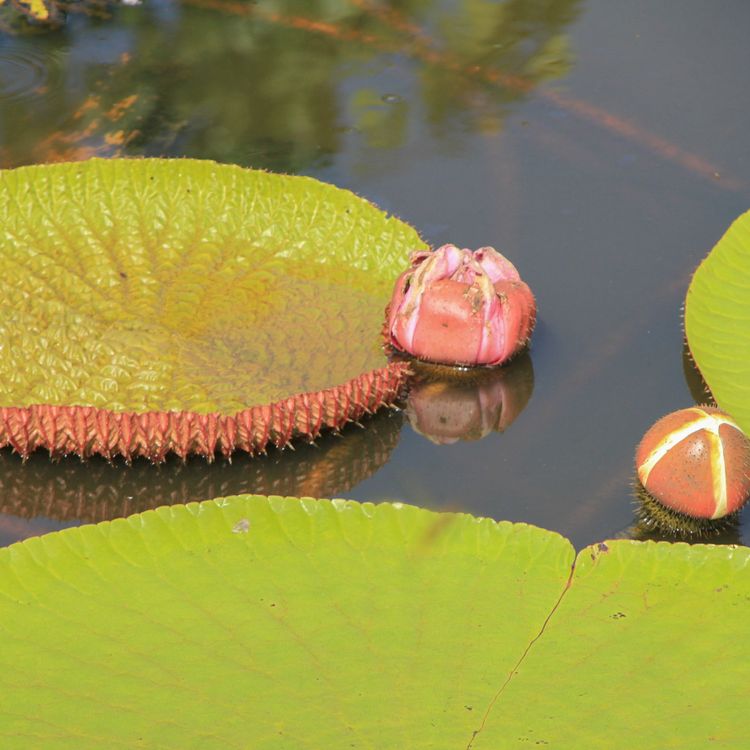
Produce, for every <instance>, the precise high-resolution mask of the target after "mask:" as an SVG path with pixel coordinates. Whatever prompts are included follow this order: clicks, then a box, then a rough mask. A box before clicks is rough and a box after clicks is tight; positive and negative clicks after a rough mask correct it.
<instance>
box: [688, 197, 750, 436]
mask: <svg viewBox="0 0 750 750" xmlns="http://www.w3.org/2000/svg"><path fill="white" fill-rule="evenodd" d="M685 333H686V335H687V341H688V345H689V347H690V352H691V354H692V356H693V358H694V359H695V362H696V364H697V365H698V368H699V369H700V371H701V374H702V376H703V379H704V380H705V381H706V384H707V385H708V387H709V389H710V390H711V393H712V394H713V397H714V399H715V400H716V403H717V404H718V405H719V406H720V407H721V408H722V409H724V410H726V411H727V412H729V413H730V414H731V415H732V416H733V417H734V418H735V419H736V420H737V422H738V423H739V425H740V426H741V427H742V429H743V430H744V431H745V432H746V433H748V434H750V211H748V212H747V213H745V214H743V215H742V216H740V217H739V218H738V219H737V220H736V221H735V222H734V223H733V224H732V226H731V227H730V228H729V229H728V231H727V233H726V234H725V235H724V236H723V237H722V238H721V239H720V240H719V242H718V243H717V245H716V246H715V247H714V249H713V250H712V251H711V252H710V253H709V255H708V257H707V258H706V259H705V260H704V261H703V262H702V263H701V265H700V266H699V267H698V270H697V271H696V272H695V275H694V276H693V280H692V282H691V283H690V288H689V289H688V293H687V299H686V301H685Z"/></svg>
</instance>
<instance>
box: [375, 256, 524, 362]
mask: <svg viewBox="0 0 750 750" xmlns="http://www.w3.org/2000/svg"><path fill="white" fill-rule="evenodd" d="M410 260H411V267H410V268H409V269H408V270H407V271H405V272H404V273H402V274H401V276H399V278H398V280H397V281H396V287H395V289H394V291H393V296H392V297H391V303H390V305H389V308H388V323H387V325H388V337H389V341H390V343H391V345H392V346H394V347H395V348H396V349H399V350H401V351H403V352H406V353H407V354H411V355H412V356H414V357H417V358H418V359H423V360H427V361H429V362H440V363H443V364H449V365H499V364H502V363H503V362H507V361H508V360H509V359H510V358H511V357H513V355H515V354H516V353H517V352H519V351H520V350H521V349H523V347H524V346H526V344H527V343H528V340H529V336H530V335H531V331H532V330H533V328H534V322H535V320H536V302H535V300H534V295H533V294H532V293H531V290H530V289H529V287H528V286H526V284H525V283H524V282H523V281H521V277H520V276H519V275H518V271H517V270H516V268H515V266H514V265H513V264H512V263H511V262H510V261H509V260H508V259H507V258H505V257H504V256H503V255H501V254H500V253H498V252H497V250H494V249H493V248H491V247H482V248H480V249H479V250H477V251H476V252H472V251H471V250H468V249H466V248H464V249H459V248H457V247H456V246H455V245H443V246H442V247H439V248H438V249H437V250H435V251H433V252H418V253H414V254H413V255H412V256H411V259H410Z"/></svg>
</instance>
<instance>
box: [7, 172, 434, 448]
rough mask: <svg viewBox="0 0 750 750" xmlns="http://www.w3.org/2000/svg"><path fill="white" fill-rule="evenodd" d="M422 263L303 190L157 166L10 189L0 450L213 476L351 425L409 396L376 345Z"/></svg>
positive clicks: (322, 196) (402, 245)
mask: <svg viewBox="0 0 750 750" xmlns="http://www.w3.org/2000/svg"><path fill="white" fill-rule="evenodd" d="M423 247H424V243H422V241H421V240H420V239H419V237H418V236H417V234H416V232H415V231H414V230H413V229H412V228H410V227H409V226H407V225H406V224H404V223H403V222H400V221H398V220H397V219H395V218H392V217H387V216H386V215H385V214H384V213H383V212H382V211H379V210H378V209H377V208H375V207H374V206H372V205H371V204H369V203H368V202H366V201H364V200H362V199H360V198H358V197H356V196H354V195H353V194H351V193H349V192H347V191H343V190H340V189H337V188H334V187H332V186H330V185H325V184H322V183H320V182H317V181H315V180H313V179H310V178H302V177H289V176H282V175H273V174H268V173H265V172H258V171H252V170H247V169H241V168H239V167H232V166H226V165H217V164H215V163H212V162H200V161H191V160H174V161H168V160H155V159H148V160H138V161H135V160H134V161H130V160H108V161H101V160H92V161H90V162H85V163H79V164H62V165H49V166H37V167H27V168H21V169H17V170H12V171H6V172H3V173H1V174H0V284H2V296H1V297H0V347H2V351H3V357H2V358H1V359H0V407H6V408H4V409H0V443H3V444H8V443H10V444H11V445H13V446H14V447H15V448H16V449H17V450H19V451H20V452H21V453H24V454H26V453H28V452H29V451H30V450H32V449H33V448H35V447H37V446H44V447H47V448H48V449H50V450H51V451H53V452H70V451H76V452H78V453H81V454H83V455H87V454H89V453H92V452H94V453H101V454H104V455H107V456H109V455H112V454H113V453H122V454H125V455H127V456H130V455H133V454H139V453H140V454H145V455H149V456H151V457H152V458H157V459H159V458H161V457H163V456H164V454H165V453H166V452H168V451H171V450H174V451H176V452H178V453H180V454H182V455H185V454H186V453H189V452H194V451H197V452H201V453H204V454H206V455H209V456H211V455H213V453H214V451H215V450H221V451H223V452H224V453H227V454H228V453H230V452H231V451H232V450H234V449H235V448H243V449H245V450H249V451H255V450H258V449H261V448H263V446H264V445H265V444H266V443H267V442H268V441H269V440H271V441H273V442H275V443H276V444H280V445H283V444H286V443H287V442H288V441H289V440H290V439H291V438H292V437H293V436H294V435H297V434H303V435H307V436H314V435H315V434H317V432H319V430H320V429H321V428H322V427H325V426H331V427H339V426H341V425H342V424H343V423H345V422H346V421H347V420H350V419H357V418H358V417H359V416H360V415H361V414H362V413H364V412H366V411H372V410H374V409H375V408H377V407H378V406H380V405H381V404H383V403H387V402H389V401H392V400H393V399H394V397H395V394H396V393H397V391H398V389H399V386H400V385H401V382H402V380H403V373H404V368H403V366H396V365H392V366H388V365H387V363H386V360H385V358H384V356H383V354H382V351H381V350H380V339H379V334H380V330H381V325H382V319H383V310H384V307H385V304H386V302H387V300H388V296H389V293H390V289H391V285H392V283H393V280H394V278H395V277H396V276H397V275H398V273H399V272H400V270H401V267H402V266H403V264H404V263H405V261H406V258H407V257H408V254H409V252H410V251H411V250H413V249H415V248H423ZM71 407H73V408H71ZM79 407H83V408H79ZM251 407H254V409H251Z"/></svg>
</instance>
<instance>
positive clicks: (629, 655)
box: [472, 541, 750, 750]
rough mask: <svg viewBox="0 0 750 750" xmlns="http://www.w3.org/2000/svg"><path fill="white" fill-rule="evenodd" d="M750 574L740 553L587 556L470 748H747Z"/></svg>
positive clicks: (661, 546)
mask: <svg viewBox="0 0 750 750" xmlns="http://www.w3.org/2000/svg"><path fill="white" fill-rule="evenodd" d="M749 567H750V550H748V549H747V548H744V547H741V548H736V547H731V546H725V547H718V546H717V547H712V546H708V545H694V546H689V545H687V544H667V543H658V544H657V543H653V542H645V543H641V542H630V541H616V542H608V543H607V544H606V545H602V546H598V545H596V546H593V547H589V548H586V549H584V550H582V551H581V553H580V554H579V555H578V558H577V561H576V569H575V573H574V576H573V579H572V582H571V586H570V588H569V590H568V591H567V592H566V594H565V596H564V597H563V599H562V601H561V603H560V606H559V607H558V608H557V610H556V611H555V613H554V614H553V615H552V617H551V618H550V621H549V623H548V624H547V627H546V628H545V631H544V633H543V635H542V637H541V638H539V640H538V641H537V642H536V643H535V644H534V645H533V647H532V648H531V650H530V651H529V654H528V655H527V657H526V659H525V660H524V661H523V663H522V665H521V667H520V668H519V670H518V673H517V674H516V675H515V676H514V677H513V679H512V680H511V681H510V682H509V684H508V686H507V688H506V690H504V691H503V693H502V695H501V697H500V698H499V699H498V702H497V704H496V705H495V707H494V709H493V711H492V713H491V714H490V717H489V719H488V721H487V724H486V726H485V729H484V731H483V732H481V733H480V735H479V736H478V737H477V741H476V742H475V743H474V745H473V746H472V747H473V748H476V750H481V749H482V748H495V747H503V748H516V747H517V748H525V747H528V746H530V745H531V746H536V745H539V746H542V747H551V748H552V747H554V748H579V747H639V748H640V747H644V748H646V747H648V748H680V749H683V748H696V750H697V749H698V748H705V747H724V748H737V747H742V746H743V745H744V744H745V741H746V737H747V685H748V683H749V682H750V666H749V665H750V646H749V645H748V643H747V640H746V639H745V638H744V637H743V633H744V632H745V631H746V629H747V621H748V616H749V615H750V579H748V575H747V571H748V568H749Z"/></svg>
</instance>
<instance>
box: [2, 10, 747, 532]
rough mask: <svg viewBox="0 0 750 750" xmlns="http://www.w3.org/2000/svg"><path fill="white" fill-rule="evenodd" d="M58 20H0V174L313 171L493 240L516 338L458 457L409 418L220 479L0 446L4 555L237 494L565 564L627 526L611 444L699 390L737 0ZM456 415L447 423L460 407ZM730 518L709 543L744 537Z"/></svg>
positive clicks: (742, 203)
mask: <svg viewBox="0 0 750 750" xmlns="http://www.w3.org/2000/svg"><path fill="white" fill-rule="evenodd" d="M69 8H70V11H69V14H68V17H67V19H66V20H65V23H64V24H63V25H62V26H61V27H60V28H59V29H57V30H55V31H51V32H46V33H34V34H26V33H18V32H19V29H21V27H22V26H23V24H20V23H19V22H18V21H17V19H11V18H10V17H9V16H7V15H0V25H1V26H2V28H5V29H6V31H5V32H0V162H1V163H2V166H4V167H13V166H19V165H23V164H30V163H39V162H50V161H63V160H71V159H82V158H87V157H89V156H93V155H100V156H115V155H150V156H190V157H196V158H209V159H215V160H218V161H222V162H231V163H236V164H240V165H243V166H248V167H262V168H266V169H271V170H275V171H280V172H287V173H294V174H305V175H311V176H313V177H316V178H319V179H321V180H325V181H327V182H331V183H333V184H335V185H338V186H341V187H346V188H349V189H351V190H353V191H354V192H356V193H358V194H359V195H362V196H364V197H366V198H368V199H370V200H372V201H373V202H375V203H376V204H378V205H379V206H380V207H381V208H383V209H386V210H387V211H389V212H392V213H394V214H396V215H398V216H399V217H400V218H402V219H404V220H405V221H407V222H409V223H410V224H412V225H413V226H415V227H416V228H417V230H418V231H419V232H420V234H421V235H422V236H423V237H424V238H425V239H426V240H427V241H428V242H430V243H431V244H434V245H439V244H442V243H445V242H454V243H456V244H460V245H463V246H468V247H478V246H481V245H486V244H489V245H493V246H495V247H497V248H498V249H500V250H501V251H502V252H503V253H505V254H506V255H508V256H509V257H510V258H511V259H512V260H513V261H514V262H515V263H516V265H517V266H518V267H519V269H520V271H521V273H522V274H523V276H524V278H525V279H526V280H527V281H528V283H529V284H530V286H531V287H532V289H533V290H534V291H535V293H536V295H537V299H538V303H539V323H538V327H537V330H536V333H535V336H534V340H533V346H532V349H531V352H530V355H529V357H528V358H525V359H524V360H522V361H521V362H520V363H518V365H517V370H519V372H517V373H514V374H513V377H512V378H510V379H511V380H515V383H510V385H509V386H508V388H509V390H508V391H507V392H505V393H504V395H503V398H505V399H506V401H505V402H504V408H505V410H506V412H505V418H500V422H499V424H500V426H501V427H503V428H504V429H503V431H502V432H501V431H497V430H492V429H490V428H492V427H493V426H494V427H497V426H498V418H497V410H495V412H493V414H494V416H493V415H492V414H490V415H489V416H488V417H487V420H488V421H487V423H486V424H485V428H486V429H485V431H486V430H489V432H488V434H486V435H485V436H484V437H481V439H478V438H480V434H481V432H482V431H483V430H482V429H481V428H480V427H477V425H476V424H475V425H474V426H473V428H471V429H470V430H469V436H470V437H472V438H474V439H471V440H455V441H452V442H451V440H450V439H449V438H450V437H451V436H447V435H444V436H443V439H442V440H438V438H439V435H437V434H436V429H437V430H439V429H440V428H439V426H437V427H436V426H435V425H433V424H425V422H424V419H423V418H422V421H420V419H421V418H420V412H419V408H418V406H419V405H418V404H417V405H416V406H413V407H412V409H411V410H410V411H409V412H408V413H406V412H393V413H390V412H389V413H385V414H381V415H378V416H376V417H375V418H373V419H371V420H369V421H367V422H366V424H365V425H364V427H365V429H360V428H358V427H356V426H352V427H350V428H347V429H346V430H344V432H343V434H342V436H340V437H335V436H329V437H326V438H324V439H323V440H321V441H320V444H319V446H318V447H317V448H316V447H313V446H301V447H300V448H299V449H298V450H297V451H296V452H278V451H272V452H271V453H270V454H269V456H267V457H265V458H256V459H246V458H244V457H242V456H240V457H238V458H237V459H235V460H234V462H232V463H231V464H229V463H225V462H221V461H219V462H216V463H214V464H212V465H208V464H206V463H205V461H203V460H202V459H198V460H191V461H188V462H187V463H185V464H183V463H182V462H180V461H178V460H170V461H168V462H167V463H166V464H165V465H163V466H151V465H149V464H147V463H145V462H144V463H140V462H136V463H135V464H134V465H133V466H132V467H128V466H125V465H124V464H119V463H115V464H114V465H110V464H108V463H107V462H105V461H103V460H92V461H89V462H87V463H82V462H80V461H79V460H78V459H65V460H62V461H60V462H57V463H52V462H50V461H49V459H48V458H47V457H46V456H44V455H34V456H33V457H32V458H31V459H30V460H29V461H27V462H26V463H23V462H21V460H20V459H19V458H18V457H17V456H15V455H13V454H12V453H10V452H9V451H3V452H0V543H3V544H7V543H10V542H12V541H14V540H17V539H22V538H24V537H27V536H30V535H34V534H39V533H43V532H46V531H50V530H54V529H59V528H62V527H65V526H69V525H74V524H77V523H82V522H90V521H99V520H105V519H109V518H114V517H117V516H120V515H126V514H129V513H131V512H135V511H139V510H144V509H146V508H149V507H155V506H157V505H161V504H164V503H173V502H184V501H187V500H196V499H204V498H208V497H211V496H217V495H223V494H235V493H240V492H260V493H275V494H303V495H314V496H320V497H330V496H339V497H341V496H343V497H349V498H353V499H356V500H372V501H380V500H387V499H399V500H404V501H407V502H410V503H414V504H418V505H422V506H425V507H429V508H434V509H450V510H462V511H468V512H471V513H474V514H478V515H486V516H490V517H492V518H496V519H508V520H512V521H526V522H529V523H533V524H537V525H539V526H543V527H545V528H549V529H554V530H557V531H559V532H560V533H562V534H565V535H566V536H568V537H569V538H570V539H571V540H572V541H573V542H574V544H576V545H577V546H582V545H584V544H587V543H590V542H594V541H598V540H601V539H604V538H608V537H613V536H638V535H639V531H638V529H636V528H635V527H634V515H633V491H632V483H633V475H634V470H633V453H634V448H635V445H636V444H637V442H638V441H639V439H640V437H641V436H642V434H643V433H644V431H645V430H646V429H647V428H648V427H649V426H650V425H651V423H653V422H654V421H655V420H656V419H657V418H659V417H660V416H662V415H663V414H665V413H667V412H669V411H672V410H674V409H677V408H681V407H685V406H690V405H692V404H693V403H695V402H696V401H700V400H701V399H702V393H701V386H700V381H699V378H698V377H697V375H696V374H695V373H694V372H693V371H691V368H690V365H689V362H688V361H687V360H686V359H685V357H684V346H683V333H682V320H681V307H682V302H683V299H684V295H685V291H686V288H687V284H688V282H689V279H690V276H691V274H692V272H693V270H694V269H695V267H696V266H697V264H698V263H699V261H700V260H701V258H702V257H703V256H704V255H705V254H706V253H707V252H708V251H709V250H710V248H711V247H712V246H713V244H714V243H715V242H716V241H717V240H718V239H719V237H720V236H721V235H722V234H723V232H724V230H725V229H726V228H727V226H728V225H729V223H730V222H731V221H732V220H733V219H734V218H735V217H736V216H737V215H739V214H740V213H741V212H743V211H745V210H746V209H747V208H748V203H749V202H750V195H749V193H750V190H749V188H750V156H749V154H750V150H749V149H748V143H747V134H748V133H750V107H748V106H747V91H748V70H750V46H748V44H747V34H746V30H747V28H748V24H750V5H749V4H748V3H747V2H746V0H725V1H724V2H723V3H722V6H721V12H717V11H716V9H715V8H714V7H713V5H712V4H710V3H706V2H705V1H703V0H664V1H663V2H660V3H652V2H647V1H646V0H633V2H629V3H622V2H619V1H618V0H597V1H596V2H588V3H586V2H584V1H583V0H506V1H505V2H491V1H490V0H464V2H459V1H458V0H456V1H455V2H447V1H444V2H441V1H440V0H401V1H400V2H399V1H397V0H394V1H393V2H385V0H380V2H378V1H377V0H349V1H348V2H345V1H344V0H320V1H319V2H318V1H316V0H305V1H304V2H303V0H297V1H296V2H295V1H294V0H276V1H271V0H258V1H257V2H250V1H247V2H245V1H243V0H183V2H181V3H180V2H166V1H163V0H145V1H144V3H143V4H142V5H137V6H130V7H125V6H107V5H104V4H102V3H97V4H93V3H92V4H84V3H79V4H75V3H74V4H71V5H70V6H69ZM1 10H2V13H7V8H5V9H1ZM21 30H22V29H21ZM519 383H520V385H518V384H519ZM532 384H533V391H532ZM501 385H502V384H501ZM499 387H500V386H498V388H499ZM516 387H517V388H520V395H518V393H516V395H515V396H514V395H513V388H516ZM509 394H510V395H509ZM478 398H479V397H478V396H476V395H471V394H463V395H460V394H459V396H458V397H457V399H458V400H457V401H454V402H453V404H452V405H451V406H449V407H447V408H449V409H452V410H453V412H451V413H454V414H459V415H466V414H467V413H468V412H469V411H470V410H471V409H473V408H475V406H476V403H477V399H478ZM488 398H489V400H490V401H492V397H488ZM462 399H463V400H462ZM509 399H510V402H511V404H512V406H511V407H509V406H508V403H509V402H508V400H509ZM513 399H516V400H515V402H514V401H513ZM486 400H487V399H485V401H486ZM524 403H525V408H524V406H523V404H524ZM509 408H510V412H509V411H508V409H509ZM514 411H517V412H518V413H517V414H514V413H513V412H514ZM512 416H515V418H514V419H511V417H512ZM410 419H411V420H412V421H413V422H414V424H415V426H416V427H417V428H418V429H419V430H420V431H421V432H423V433H428V434H430V435H431V436H432V438H433V439H432V440H430V439H428V438H427V437H425V436H424V435H423V434H420V431H418V430H417V429H415V428H414V427H413V426H411V424H410V421H409V420H410ZM749 521H750V512H745V513H744V516H743V518H742V519H741V523H740V526H739V528H738V529H737V530H736V531H732V532H731V533H729V534H727V535H725V537H723V538H722V541H735V542H743V543H747V542H748V540H750V531H749V530H748V522H749Z"/></svg>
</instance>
